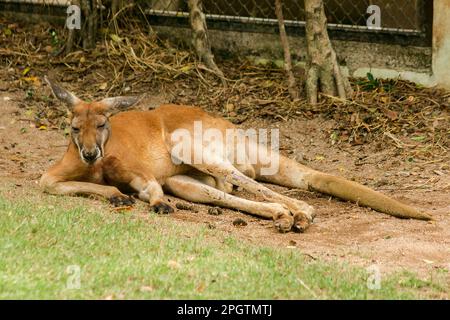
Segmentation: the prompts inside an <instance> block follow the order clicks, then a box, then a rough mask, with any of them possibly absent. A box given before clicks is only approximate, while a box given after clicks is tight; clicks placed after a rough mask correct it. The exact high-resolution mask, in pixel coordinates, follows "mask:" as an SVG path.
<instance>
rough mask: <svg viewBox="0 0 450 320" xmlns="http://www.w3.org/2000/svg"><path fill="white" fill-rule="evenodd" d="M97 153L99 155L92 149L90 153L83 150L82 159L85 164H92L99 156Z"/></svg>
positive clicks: (96, 150)
mask: <svg viewBox="0 0 450 320" xmlns="http://www.w3.org/2000/svg"><path fill="white" fill-rule="evenodd" d="M98 153H99V151H98V149H94V150H91V151H88V150H83V152H82V155H83V159H84V160H86V161H87V162H94V161H95V160H96V159H97V158H98V156H99V154H98Z"/></svg>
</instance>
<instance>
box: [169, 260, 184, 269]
mask: <svg viewBox="0 0 450 320" xmlns="http://www.w3.org/2000/svg"><path fill="white" fill-rule="evenodd" d="M167 266H168V267H169V268H171V269H178V268H180V267H181V265H180V264H179V263H178V262H177V261H175V260H169V262H167Z"/></svg>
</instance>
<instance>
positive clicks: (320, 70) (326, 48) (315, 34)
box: [305, 0, 353, 104]
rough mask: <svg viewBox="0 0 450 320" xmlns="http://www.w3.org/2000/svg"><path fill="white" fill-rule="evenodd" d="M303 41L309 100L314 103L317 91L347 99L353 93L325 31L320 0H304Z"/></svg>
mask: <svg viewBox="0 0 450 320" xmlns="http://www.w3.org/2000/svg"><path fill="white" fill-rule="evenodd" d="M305 14H306V44H307V50H308V61H307V67H306V74H307V80H306V95H307V98H308V101H309V102H310V103H311V104H315V103H317V100H318V94H319V93H320V92H323V93H324V94H326V95H330V96H337V95H338V96H339V97H340V98H342V99H347V98H348V97H350V96H351V95H352V94H353V90H352V88H351V86H350V83H349V81H348V79H347V78H346V77H345V76H344V75H343V74H342V72H341V68H340V66H339V64H338V62H337V58H336V53H335V51H334V49H333V47H332V46H331V42H330V38H329V37H328V32H327V18H326V16H325V10H324V7H323V2H322V0H305Z"/></svg>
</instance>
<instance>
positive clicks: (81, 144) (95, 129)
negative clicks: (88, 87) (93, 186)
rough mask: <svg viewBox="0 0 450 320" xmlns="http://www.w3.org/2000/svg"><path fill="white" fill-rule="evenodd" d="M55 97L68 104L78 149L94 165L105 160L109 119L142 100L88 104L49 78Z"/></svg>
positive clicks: (122, 99)
mask: <svg viewBox="0 0 450 320" xmlns="http://www.w3.org/2000/svg"><path fill="white" fill-rule="evenodd" d="M45 80H46V82H47V83H48V84H49V85H50V87H51V89H52V91H53V94H54V95H55V96H56V97H57V98H58V99H59V100H61V101H63V102H65V103H66V104H67V106H68V107H69V109H70V111H71V119H70V122H71V132H70V136H71V138H72V141H73V143H74V144H75V145H76V147H77V148H78V152H79V154H80V158H81V160H82V161H83V162H84V163H86V164H93V163H95V161H97V160H98V159H100V158H102V157H103V156H104V147H105V144H106V142H107V141H108V138H109V136H110V135H111V126H110V123H109V117H111V116H112V115H113V114H116V113H117V112H120V111H123V110H126V109H128V108H129V107H131V106H132V105H134V104H135V103H136V102H138V101H139V98H138V97H114V98H105V99H103V100H100V101H93V102H85V101H83V100H81V99H79V98H77V97H76V96H75V95H74V94H73V93H72V92H70V91H68V90H66V89H64V88H63V87H61V86H60V85H59V84H58V83H56V82H55V81H51V80H49V79H48V78H47V77H45Z"/></svg>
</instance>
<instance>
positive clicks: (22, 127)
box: [0, 83, 450, 276]
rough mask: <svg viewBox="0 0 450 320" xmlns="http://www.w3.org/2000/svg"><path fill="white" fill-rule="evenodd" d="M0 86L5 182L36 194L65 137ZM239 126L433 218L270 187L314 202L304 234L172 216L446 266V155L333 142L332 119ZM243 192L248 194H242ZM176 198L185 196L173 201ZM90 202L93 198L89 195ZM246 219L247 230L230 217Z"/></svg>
mask: <svg viewBox="0 0 450 320" xmlns="http://www.w3.org/2000/svg"><path fill="white" fill-rule="evenodd" d="M3 88H4V89H3V90H0V150H1V151H0V177H1V179H2V182H1V184H2V185H3V187H5V186H9V187H10V186H14V187H16V188H21V189H27V190H29V192H33V193H38V192H40V191H39V189H38V185H37V181H38V179H39V177H40V176H41V174H42V173H43V172H44V171H45V170H46V168H48V166H49V165H50V164H51V163H54V162H55V161H57V160H58V159H59V158H60V157H61V156H62V154H63V153H64V152H65V149H66V145H67V144H68V139H67V138H66V137H65V136H64V133H63V131H61V130H50V129H47V130H40V129H39V128H36V126H35V124H34V123H33V121H31V120H30V116H29V115H28V114H27V113H26V109H24V108H21V107H19V105H20V103H24V101H25V100H24V94H23V93H20V92H8V90H7V84H6V83H3ZM243 125H244V126H251V127H261V128H274V127H276V128H279V129H280V138H281V141H280V145H281V149H282V152H283V153H285V154H287V155H289V156H290V157H295V158H296V159H297V160H299V161H301V162H303V163H306V164H308V165H309V166H311V167H313V168H315V169H319V170H321V171H325V172H328V173H332V174H336V175H341V176H344V177H346V178H349V179H352V180H355V181H358V182H360V183H363V184H365V185H367V186H370V187H372V188H375V189H377V190H379V191H382V192H384V193H386V194H388V195H391V196H393V197H394V198H396V199H398V200H401V201H403V202H405V203H408V204H411V205H413V206H416V207H418V208H421V209H424V210H428V211H429V212H431V213H432V214H433V216H434V217H435V219H436V221H434V222H423V221H414V220H400V219H397V218H393V217H390V216H387V215H385V214H381V213H378V212H375V211H373V210H371V209H368V208H363V207H359V206H358V205H356V204H352V203H347V202H342V201H339V200H337V199H334V198H330V197H328V196H324V195H321V194H316V193H311V192H305V191H298V190H287V189H285V188H281V187H277V186H271V188H274V189H276V190H278V191H281V192H284V193H285V194H288V195H290V196H292V197H295V198H298V199H302V200H305V201H307V202H308V203H310V204H312V205H313V206H315V208H316V211H317V217H316V220H315V223H314V224H313V225H312V226H311V227H310V228H309V229H308V230H307V232H306V233H303V234H297V233H287V234H280V233H278V232H276V230H275V229H274V228H273V226H272V222H271V221H264V220H261V219H258V218H255V217H252V216H248V215H245V214H243V213H239V212H235V211H233V210H228V209H222V212H223V213H222V214H221V215H218V216H213V215H210V214H208V209H209V208H210V207H208V206H205V205H197V204H196V205H193V207H192V210H178V211H177V212H175V213H174V214H172V219H173V220H174V221H177V220H183V221H188V222H190V223H195V224H207V225H208V226H209V227H210V228H215V229H218V230H223V231H225V232H229V233H230V234H233V235H235V236H237V237H239V238H242V239H245V240H247V241H250V242H253V243H256V244H262V245H269V246H276V247H289V248H292V250H300V251H301V252H302V253H304V254H305V255H306V256H307V257H308V258H310V259H318V258H320V259H325V260H339V261H345V262H348V263H350V264H356V265H361V266H370V265H373V264H376V265H379V266H380V268H381V270H382V272H391V271H400V270H410V271H415V272H418V273H419V274H422V275H424V276H427V275H429V271H430V270H433V269H447V270H450V196H449V195H450V167H449V162H448V157H444V158H440V159H437V160H430V161H405V157H404V155H403V154H401V152H400V151H399V150H398V149H397V148H396V147H395V146H392V145H390V144H383V143H381V144H380V142H372V143H366V144H362V145H353V146H352V145H350V144H344V145H330V143H329V141H328V140H329V132H330V128H332V127H333V126H334V125H335V123H334V120H325V119H324V118H322V117H316V118H313V119H312V120H306V119H292V120H281V119H280V121H273V120H272V121H269V120H262V119H252V120H247V121H246V122H245V123H243ZM238 194H239V195H243V196H248V195H245V194H243V193H242V192H239V191H238ZM171 200H172V201H174V202H175V203H177V202H183V201H182V200H179V199H176V198H171ZM92 201H96V200H92ZM237 218H242V219H244V220H245V221H246V222H247V223H248V224H247V225H246V226H240V227H236V226H234V225H233V221H234V220H235V219H237Z"/></svg>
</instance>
